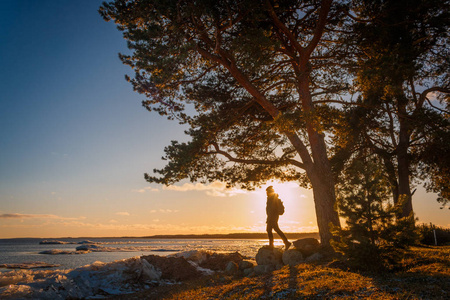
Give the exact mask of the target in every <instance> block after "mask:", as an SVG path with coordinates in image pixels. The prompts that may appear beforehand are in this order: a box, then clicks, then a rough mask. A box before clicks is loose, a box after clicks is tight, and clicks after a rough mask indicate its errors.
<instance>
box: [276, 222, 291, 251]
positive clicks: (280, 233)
mask: <svg viewBox="0 0 450 300" xmlns="http://www.w3.org/2000/svg"><path fill="white" fill-rule="evenodd" d="M273 229H274V230H275V232H276V233H278V235H279V236H280V237H281V239H282V240H283V242H284V245H285V246H286V250H288V249H289V247H290V246H291V242H289V241H288V239H287V237H286V236H285V235H284V233H283V231H281V229H280V227H279V226H278V223H276V224H274V226H273Z"/></svg>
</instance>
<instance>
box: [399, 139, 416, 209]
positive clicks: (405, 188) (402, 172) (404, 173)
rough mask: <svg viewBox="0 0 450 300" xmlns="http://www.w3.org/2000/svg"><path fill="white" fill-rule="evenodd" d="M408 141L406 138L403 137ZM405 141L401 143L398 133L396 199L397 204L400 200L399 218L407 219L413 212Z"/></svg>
mask: <svg viewBox="0 0 450 300" xmlns="http://www.w3.org/2000/svg"><path fill="white" fill-rule="evenodd" d="M403 139H408V140H409V138H408V137H403ZM405 142H406V141H403V142H402V133H401V132H400V142H399V145H398V148H397V162H398V166H397V169H398V198H397V203H398V202H399V200H400V199H401V200H402V201H404V202H403V204H402V211H401V213H400V217H408V216H410V215H411V213H412V212H413V208H412V197H411V186H410V184H409V177H410V174H409V158H408V146H407V145H405Z"/></svg>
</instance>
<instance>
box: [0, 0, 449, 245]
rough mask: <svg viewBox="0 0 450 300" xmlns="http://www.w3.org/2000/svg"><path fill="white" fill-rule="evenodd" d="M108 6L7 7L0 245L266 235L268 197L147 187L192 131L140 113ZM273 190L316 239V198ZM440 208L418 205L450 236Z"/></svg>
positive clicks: (426, 202) (298, 228)
mask: <svg viewBox="0 0 450 300" xmlns="http://www.w3.org/2000/svg"><path fill="white" fill-rule="evenodd" d="M101 2H102V1H96V0H77V1H66V0H53V1H48V0H39V1H35V0H2V1H0V28H1V29H0V30H1V31H0V43H1V44H0V105H1V106H0V107H1V109H0V124H1V126H0V137H1V139H0V238H11V237H68V236H71V237H79V236H91V237H95V236H97V237H100V236H144V235H155V234H177V233H178V234H188V233H199V234H203V233H229V232H264V231H265V192H264V189H260V190H257V191H253V192H249V191H242V190H235V189H231V190H227V189H225V186H224V184H222V183H220V182H216V183H213V184H210V185H202V184H191V183H187V182H181V183H179V184H177V185H175V186H170V187H162V186H158V185H154V184H152V185H150V184H148V183H147V182H146V181H145V180H144V173H145V172H151V171H152V170H153V169H154V168H160V167H162V166H164V161H162V160H161V156H162V155H163V154H164V152H163V149H164V146H166V145H168V144H169V143H170V141H171V140H185V136H184V134H183V131H184V130H185V129H186V128H184V127H182V126H180V125H178V123H176V122H170V121H167V120H166V119H164V118H163V117H161V116H159V115H158V114H156V113H149V112H147V111H146V110H145V109H144V108H143V107H142V106H141V100H143V97H142V96H141V95H139V94H137V93H135V92H133V90H132V87H131V84H129V83H128V82H126V81H125V79H124V75H125V74H129V75H132V72H131V70H130V69H129V67H127V66H124V65H123V64H122V63H121V61H120V60H119V58H118V53H119V52H127V51H128V50H127V48H126V41H125V40H124V39H123V38H122V35H121V33H120V32H119V31H118V30H117V29H116V27H115V25H114V24H113V23H107V22H105V21H103V19H102V18H101V17H100V15H99V14H98V12H97V10H98V8H99V6H100V5H101ZM271 184H272V185H275V189H276V191H277V192H278V193H279V194H280V196H281V198H282V200H283V201H284V203H285V206H286V213H285V214H284V215H283V216H282V217H281V218H280V227H281V228H282V230H283V231H285V232H302V231H317V227H316V220H315V213H314V204H313V198H312V192H311V191H310V190H304V189H301V188H299V187H297V185H296V184H295V183H287V184H284V185H280V184H278V183H276V182H275V183H271ZM435 198H436V197H435V195H433V194H426V193H425V192H424V190H423V189H419V190H418V191H417V192H416V193H415V195H414V199H413V206H414V210H415V212H416V215H417V217H418V218H419V222H425V223H428V222H432V223H434V224H436V225H440V226H445V227H450V211H449V210H448V209H443V210H441V209H439V207H440V205H439V204H438V203H437V202H436V201H435Z"/></svg>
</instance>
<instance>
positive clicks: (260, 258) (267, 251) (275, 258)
mask: <svg viewBox="0 0 450 300" xmlns="http://www.w3.org/2000/svg"><path fill="white" fill-rule="evenodd" d="M282 257H283V250H281V249H279V248H274V247H267V246H266V247H262V248H260V249H259V250H258V253H257V254H256V263H257V264H258V265H275V266H276V265H279V264H282V263H283V258H282Z"/></svg>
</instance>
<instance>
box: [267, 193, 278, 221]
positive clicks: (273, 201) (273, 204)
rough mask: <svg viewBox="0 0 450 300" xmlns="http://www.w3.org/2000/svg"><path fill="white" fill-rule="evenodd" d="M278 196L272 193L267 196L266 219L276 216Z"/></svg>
mask: <svg viewBox="0 0 450 300" xmlns="http://www.w3.org/2000/svg"><path fill="white" fill-rule="evenodd" d="M278 201H279V200H278V194H276V193H272V194H269V195H268V196H267V203H266V213H267V216H268V217H271V216H278Z"/></svg>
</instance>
